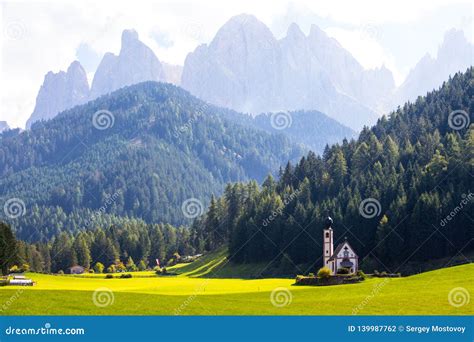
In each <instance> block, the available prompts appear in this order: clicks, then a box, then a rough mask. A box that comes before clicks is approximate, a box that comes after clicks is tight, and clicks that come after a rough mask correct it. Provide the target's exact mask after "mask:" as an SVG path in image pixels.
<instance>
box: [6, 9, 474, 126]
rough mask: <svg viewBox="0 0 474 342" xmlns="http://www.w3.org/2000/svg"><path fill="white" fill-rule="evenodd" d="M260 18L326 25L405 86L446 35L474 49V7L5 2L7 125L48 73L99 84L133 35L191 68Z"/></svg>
mask: <svg viewBox="0 0 474 342" xmlns="http://www.w3.org/2000/svg"><path fill="white" fill-rule="evenodd" d="M241 13H247V14H253V15H255V16H256V17H257V18H258V19H259V20H261V21H262V22H264V23H265V24H266V25H267V26H268V27H269V28H270V29H271V31H272V32H273V34H274V35H275V36H276V37H277V38H281V37H283V36H285V34H286V31H287V28H288V26H289V25H290V24H291V23H292V22H295V23H297V24H298V25H299V26H300V27H301V29H302V30H303V32H305V33H308V32H309V28H310V26H311V24H316V25H318V26H319V27H320V28H321V29H323V30H324V31H325V32H326V33H327V34H328V35H330V36H332V37H334V38H335V39H337V40H338V41H339V43H340V44H341V45H342V46H343V47H345V48H346V49H347V50H349V51H350V52H351V53H352V55H353V56H354V57H355V58H356V59H357V60H358V61H359V62H360V63H361V64H362V65H363V66H364V67H365V68H367V69H369V68H375V67H380V66H382V65H385V66H386V67H387V68H389V69H390V70H391V71H392V73H393V74H394V77H395V81H396V83H397V84H400V83H402V82H403V80H404V78H405V77H406V75H407V73H408V72H409V70H410V69H411V68H413V67H414V66H415V64H416V63H417V62H418V61H419V60H420V58H421V57H423V56H424V55H425V54H426V53H430V54H431V55H432V56H436V51H437V48H438V46H439V45H440V44H441V42H442V40H443V36H444V33H445V32H446V31H447V30H449V29H451V28H456V29H460V30H463V31H464V33H465V35H466V37H467V38H468V39H469V40H470V41H471V42H472V41H473V32H474V22H473V5H472V0H429V1H426V0H384V1H380V0H378V1H372V0H358V1H353V0H348V1H346V0H344V1H342V0H331V1H329V0H326V1H320V0H301V1H300V0H296V1H287V0H269V1H267V0H236V1H228V0H220V1H216V0H194V1H191V0H174V1H171V0H170V1H168V0H154V1H149V0H135V1H124V0H115V1H110V0H94V1H90V0H48V1H35V0H28V1H22V0H15V1H4V0H0V27H1V28H2V34H0V49H1V54H0V121H4V120H6V121H7V122H8V124H9V125H10V126H11V127H24V126H25V123H26V120H27V119H28V118H29V116H30V115H31V113H32V112H33V109H34V105H35V100H36V95H37V93H38V90H39V88H40V86H41V84H42V82H43V79H44V75H45V74H46V73H47V72H48V71H50V70H51V71H53V72H58V71H60V70H66V69H67V67H68V66H69V64H70V63H71V62H72V61H74V60H79V61H80V62H81V64H82V65H83V66H84V68H85V69H86V71H87V73H88V77H89V79H90V81H91V80H92V77H93V73H94V71H95V69H96V67H97V65H98V64H99V62H100V60H101V58H102V56H103V55H104V53H105V52H108V51H110V52H113V53H115V54H117V53H118V52H119V49H120V36H121V32H122V31H123V30H124V29H128V28H134V29H135V30H136V31H137V32H138V34H139V36H140V40H142V41H143V42H144V43H145V44H147V45H148V46H150V47H151V48H152V49H153V51H154V52H155V53H156V55H157V56H158V58H159V59H160V60H161V61H164V62H167V63H170V64H180V65H182V64H183V63H184V60H185V58H186V55H187V54H188V53H189V52H191V51H193V50H194V49H195V48H196V47H197V46H198V45H200V44H207V43H209V42H210V41H211V40H212V38H213V37H214V35H215V33H216V32H217V30H218V29H219V28H220V27H221V26H222V25H223V24H224V23H225V22H226V21H227V20H229V19H230V18H231V17H232V16H234V15H238V14H241Z"/></svg>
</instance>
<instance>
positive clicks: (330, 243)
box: [323, 217, 334, 267]
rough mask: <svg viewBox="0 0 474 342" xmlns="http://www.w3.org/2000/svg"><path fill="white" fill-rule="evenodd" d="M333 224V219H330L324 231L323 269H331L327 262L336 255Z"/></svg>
mask: <svg viewBox="0 0 474 342" xmlns="http://www.w3.org/2000/svg"><path fill="white" fill-rule="evenodd" d="M332 222H333V221H332V218H330V217H328V218H327V219H326V222H325V226H324V230H323V267H329V266H328V263H327V262H328V260H329V258H330V257H331V256H332V254H333V253H334V238H333V231H332Z"/></svg>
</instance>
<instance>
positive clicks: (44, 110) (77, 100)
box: [26, 61, 89, 128]
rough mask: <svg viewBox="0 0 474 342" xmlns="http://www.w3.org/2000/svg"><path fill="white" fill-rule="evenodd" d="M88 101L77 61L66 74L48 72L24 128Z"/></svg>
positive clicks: (83, 78)
mask: <svg viewBox="0 0 474 342" xmlns="http://www.w3.org/2000/svg"><path fill="white" fill-rule="evenodd" d="M88 99H89V83H88V81H87V75H86V72H85V71H84V68H83V67H82V66H81V64H80V63H79V62H77V61H75V62H73V63H71V65H70V66H69V68H68V69H67V71H66V72H64V71H60V72H58V73H53V72H51V71H50V72H48V73H47V74H46V76H45V77H44V82H43V85H42V86H41V88H40V91H39V93H38V96H37V97H36V105H35V109H34V111H33V114H31V116H30V118H29V119H28V121H27V123H26V127H27V128H30V127H31V125H32V123H33V122H35V121H38V120H48V119H51V118H53V117H55V116H56V115H57V114H58V113H60V112H62V111H63V110H66V109H69V108H72V107H74V106H76V105H79V104H83V103H85V102H87V101H88Z"/></svg>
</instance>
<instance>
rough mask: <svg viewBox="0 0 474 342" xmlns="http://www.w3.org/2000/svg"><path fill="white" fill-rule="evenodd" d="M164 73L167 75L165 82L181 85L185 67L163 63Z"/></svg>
mask: <svg viewBox="0 0 474 342" xmlns="http://www.w3.org/2000/svg"><path fill="white" fill-rule="evenodd" d="M161 65H162V66H163V72H164V74H165V81H166V82H168V83H171V84H174V85H176V86H179V85H180V84H181V75H182V74H183V67H182V66H181V65H173V64H168V63H164V62H163V63H161Z"/></svg>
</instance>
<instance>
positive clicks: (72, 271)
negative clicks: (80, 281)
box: [69, 265, 86, 274]
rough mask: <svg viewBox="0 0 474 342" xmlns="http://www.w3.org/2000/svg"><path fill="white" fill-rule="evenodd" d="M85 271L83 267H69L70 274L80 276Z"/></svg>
mask: <svg viewBox="0 0 474 342" xmlns="http://www.w3.org/2000/svg"><path fill="white" fill-rule="evenodd" d="M85 270H86V269H85V268H84V267H82V266H79V265H76V266H72V267H69V273H70V274H82V273H84V271H85Z"/></svg>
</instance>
